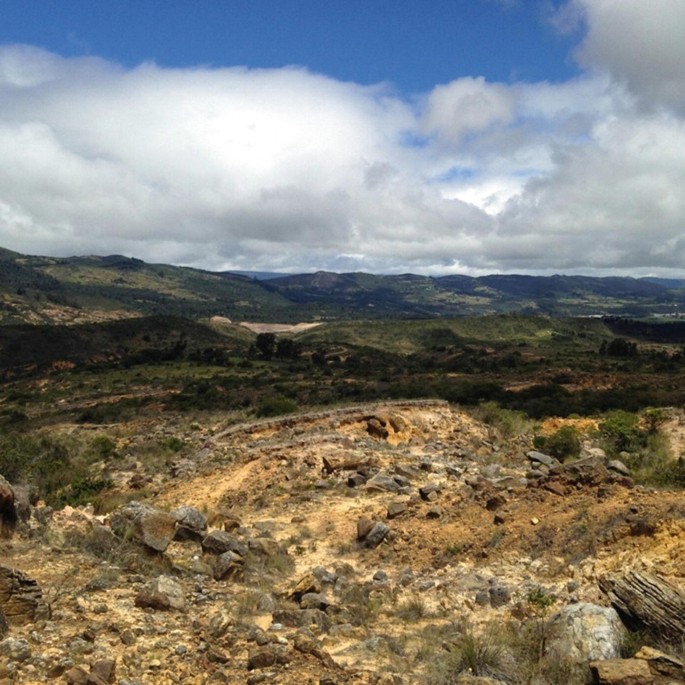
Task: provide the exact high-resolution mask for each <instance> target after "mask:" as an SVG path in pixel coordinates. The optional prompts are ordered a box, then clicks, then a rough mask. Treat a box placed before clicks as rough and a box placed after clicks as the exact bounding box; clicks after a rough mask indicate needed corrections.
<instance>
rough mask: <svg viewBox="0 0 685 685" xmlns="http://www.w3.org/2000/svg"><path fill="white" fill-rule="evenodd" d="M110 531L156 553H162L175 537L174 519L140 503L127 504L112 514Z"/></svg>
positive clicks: (160, 510) (159, 510)
mask: <svg viewBox="0 0 685 685" xmlns="http://www.w3.org/2000/svg"><path fill="white" fill-rule="evenodd" d="M109 525H110V527H111V528H112V531H113V532H114V533H115V535H117V536H118V537H120V538H124V539H128V538H130V539H133V540H135V541H136V542H140V543H141V544H143V545H145V546H146V547H149V548H150V549H152V550H155V551H156V552H164V551H165V550H166V548H167V547H168V546H169V543H170V542H171V541H172V540H173V539H174V536H175V535H176V517H175V516H174V515H173V514H170V513H168V512H166V511H163V510H162V509H157V508H155V507H151V506H150V505H148V504H142V503H141V502H129V503H128V504H125V505H124V506H123V507H119V508H118V509H117V510H116V511H114V512H112V514H111V515H110V518H109Z"/></svg>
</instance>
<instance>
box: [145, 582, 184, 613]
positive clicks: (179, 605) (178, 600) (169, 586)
mask: <svg viewBox="0 0 685 685" xmlns="http://www.w3.org/2000/svg"><path fill="white" fill-rule="evenodd" d="M150 590H151V592H152V593H153V594H155V595H156V594H160V595H164V596H165V597H166V598H167V599H168V600H169V606H170V607H171V608H172V609H176V610H177V611H185V608H186V598H185V593H184V592H183V588H182V587H181V585H180V583H178V582H176V581H175V580H174V579H173V578H170V577H169V576H159V578H156V579H155V580H154V581H152V584H151V586H150Z"/></svg>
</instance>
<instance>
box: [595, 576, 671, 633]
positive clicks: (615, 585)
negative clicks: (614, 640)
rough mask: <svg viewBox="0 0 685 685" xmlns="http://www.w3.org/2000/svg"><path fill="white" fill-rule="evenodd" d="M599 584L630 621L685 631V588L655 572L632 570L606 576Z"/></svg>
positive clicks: (656, 628)
mask: <svg viewBox="0 0 685 685" xmlns="http://www.w3.org/2000/svg"><path fill="white" fill-rule="evenodd" d="M599 586H600V588H601V589H602V591H603V592H605V593H606V594H607V595H608V597H609V599H610V600H611V603H612V605H613V606H614V607H616V609H617V610H618V611H619V612H620V613H621V616H623V617H624V618H625V619H626V620H627V621H628V622H629V624H631V623H632V624H637V625H638V626H641V625H644V626H648V627H649V628H651V629H652V630H654V631H655V632H657V633H660V634H662V635H667V636H672V637H674V638H677V639H680V637H681V636H682V635H685V588H683V587H682V586H678V585H675V584H674V583H672V582H670V581H668V580H666V579H665V578H662V577H661V576H658V575H655V574H653V573H647V572H640V571H628V572H626V573H624V574H622V575H609V576H605V577H604V578H602V579H601V580H600V582H599Z"/></svg>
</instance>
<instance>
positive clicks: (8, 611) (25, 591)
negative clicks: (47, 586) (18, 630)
mask: <svg viewBox="0 0 685 685" xmlns="http://www.w3.org/2000/svg"><path fill="white" fill-rule="evenodd" d="M0 609H1V610H2V611H3V613H4V615H5V619H6V621H7V623H8V624H9V625H10V626H22V625H26V624H27V623H32V622H33V621H36V620H39V619H42V618H47V616H48V607H47V605H46V604H45V602H44V601H43V593H42V591H41V589H40V587H39V586H38V583H37V582H36V581H35V580H33V579H32V578H29V577H28V576H27V575H25V574H24V573H22V572H21V571H17V570H15V569H10V568H5V567H4V566H0Z"/></svg>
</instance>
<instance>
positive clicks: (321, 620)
mask: <svg viewBox="0 0 685 685" xmlns="http://www.w3.org/2000/svg"><path fill="white" fill-rule="evenodd" d="M273 621H274V623H280V624H282V625H284V626H289V627H291V628H306V627H307V626H316V627H317V628H318V630H320V631H322V632H324V633H327V632H328V631H329V630H330V629H331V619H330V616H329V615H328V614H327V613H325V612H324V611H321V610H320V609H296V610H294V611H292V610H289V609H279V610H277V611H274V612H273Z"/></svg>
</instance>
